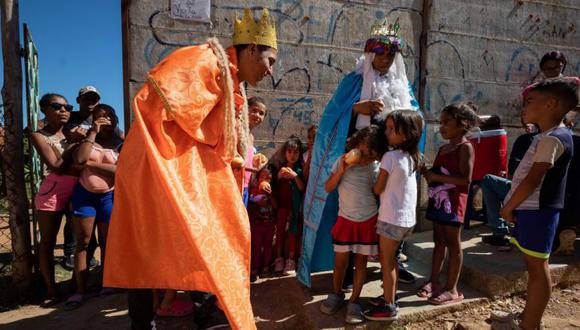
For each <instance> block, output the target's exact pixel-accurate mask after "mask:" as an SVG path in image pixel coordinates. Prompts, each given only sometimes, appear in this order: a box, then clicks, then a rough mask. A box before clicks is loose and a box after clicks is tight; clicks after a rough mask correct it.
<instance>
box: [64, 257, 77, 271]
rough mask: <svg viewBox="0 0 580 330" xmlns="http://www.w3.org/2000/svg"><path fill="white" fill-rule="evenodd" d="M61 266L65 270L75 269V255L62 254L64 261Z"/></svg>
mask: <svg viewBox="0 0 580 330" xmlns="http://www.w3.org/2000/svg"><path fill="white" fill-rule="evenodd" d="M62 267H63V268H64V269H66V270H74V269H75V255H74V254H71V255H69V256H64V262H63V264H62Z"/></svg>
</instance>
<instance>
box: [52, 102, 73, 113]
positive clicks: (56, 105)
mask: <svg viewBox="0 0 580 330" xmlns="http://www.w3.org/2000/svg"><path fill="white" fill-rule="evenodd" d="M49 106H50V107H51V108H53V109H54V110H60V109H61V108H63V107H64V109H65V110H66V111H68V112H71V111H72V109H73V106H72V105H70V104H61V103H57V102H52V103H51V104H49Z"/></svg>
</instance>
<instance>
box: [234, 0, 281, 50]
mask: <svg viewBox="0 0 580 330" xmlns="http://www.w3.org/2000/svg"><path fill="white" fill-rule="evenodd" d="M251 43H255V44H256V45H263V46H268V47H272V48H274V49H278V44H277V42H276V27H275V26H274V23H273V21H272V18H271V17H270V12H269V11H268V9H266V8H264V10H263V11H262V18H261V19H260V20H259V21H255V20H254V16H253V15H252V11H251V10H250V9H249V8H246V9H244V16H243V17H242V19H241V20H240V19H239V17H238V15H237V14H236V19H235V21H234V36H233V44H234V45H245V44H251Z"/></svg>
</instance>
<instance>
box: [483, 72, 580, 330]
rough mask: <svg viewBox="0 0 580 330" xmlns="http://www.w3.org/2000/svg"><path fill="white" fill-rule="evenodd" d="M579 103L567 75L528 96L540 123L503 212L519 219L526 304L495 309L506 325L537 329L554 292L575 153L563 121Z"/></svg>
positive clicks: (526, 111) (526, 114) (527, 106)
mask: <svg viewBox="0 0 580 330" xmlns="http://www.w3.org/2000/svg"><path fill="white" fill-rule="evenodd" d="M577 105H578V86H577V84H576V83H575V82H573V81H570V80H565V79H554V80H549V81H544V82H541V83H539V84H538V85H536V86H534V87H533V88H532V90H531V91H530V93H529V94H528V96H527V98H526V100H525V102H524V108H523V111H522V118H523V121H524V122H525V123H530V124H536V125H537V126H538V127H539V130H540V133H539V134H538V135H536V136H535V137H534V140H533V141H532V144H531V145H530V147H529V148H528V151H527V152H526V154H525V156H524V158H523V159H522V161H521V162H520V164H519V166H518V168H517V169H516V172H515V173H514V177H513V181H512V187H511V189H510V192H509V193H508V195H507V196H506V199H505V203H504V207H503V209H502V210H501V216H502V218H504V219H505V220H507V221H509V222H512V223H515V228H514V232H513V237H512V238H511V242H512V243H513V244H514V245H516V246H517V247H518V248H519V249H520V250H521V251H522V252H523V253H524V261H525V263H526V268H527V271H528V275H529V278H528V287H527V298H526V306H525V308H524V310H523V312H522V313H521V314H519V315H518V314H505V313H503V315H501V314H502V313H492V316H491V318H492V319H493V320H494V321H498V322H499V323H503V324H498V325H502V328H505V329H525V330H528V329H530V330H531V329H538V328H539V327H540V322H541V320H542V314H543V313H544V310H545V308H546V305H547V304H548V301H549V299H550V294H551V288H552V285H551V278H550V268H549V265H548V258H549V257H550V251H551V249H552V243H553V241H554V236H555V233H556V228H557V227H558V220H559V216H560V210H561V209H562V208H563V207H564V192H565V189H566V186H565V185H566V184H565V182H566V175H567V173H568V166H569V164H570V160H571V159H572V154H573V142H572V134H571V132H570V130H569V129H568V128H566V127H565V126H564V125H563V124H562V120H563V119H564V116H565V115H566V113H567V112H568V111H569V110H571V109H574V108H575V107H576V106H577Z"/></svg>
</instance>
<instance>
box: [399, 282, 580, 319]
mask: <svg viewBox="0 0 580 330" xmlns="http://www.w3.org/2000/svg"><path fill="white" fill-rule="evenodd" d="M524 304H525V300H524V296H514V297H509V298H501V299H496V300H493V301H488V302H486V303H483V304H479V305H476V306H467V307H466V308H465V309H464V310H461V311H456V312H453V313H446V314H442V315H439V316H437V317H435V318H433V319H418V320H417V321H414V322H412V323H409V324H406V325H404V326H402V328H403V329H433V330H435V329H437V330H439V329H449V330H451V329H466V330H467V329H469V330H478V329H490V327H491V321H490V320H489V315H490V313H491V311H492V310H494V309H499V310H502V311H521V310H522V309H523V308H524ZM543 321H544V325H545V328H546V329H559V330H568V329H580V285H579V284H576V285H574V286H572V287H569V288H565V289H562V288H555V289H554V291H553V293H552V297H551V299H550V302H549V304H548V308H547V309H546V312H545V313H544V317H543Z"/></svg>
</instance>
